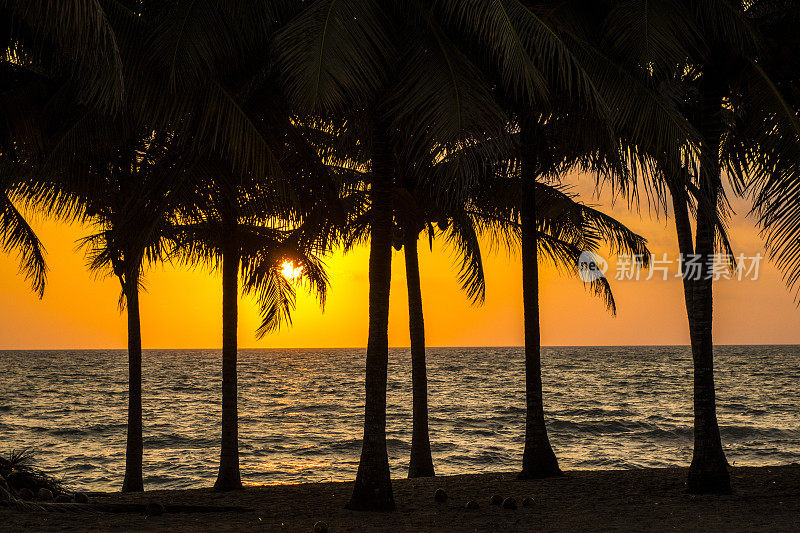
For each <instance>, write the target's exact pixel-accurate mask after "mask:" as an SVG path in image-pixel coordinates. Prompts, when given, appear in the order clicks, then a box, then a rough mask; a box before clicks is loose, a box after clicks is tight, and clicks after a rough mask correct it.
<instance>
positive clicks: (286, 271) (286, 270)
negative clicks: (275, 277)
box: [281, 261, 303, 280]
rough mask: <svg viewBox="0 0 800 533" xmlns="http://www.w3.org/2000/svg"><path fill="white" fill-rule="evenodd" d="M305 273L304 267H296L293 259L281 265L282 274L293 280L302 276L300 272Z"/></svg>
mask: <svg viewBox="0 0 800 533" xmlns="http://www.w3.org/2000/svg"><path fill="white" fill-rule="evenodd" d="M302 273H303V267H301V266H298V267H295V266H294V263H293V262H291V261H284V262H283V264H282V265H281V274H282V275H283V277H284V278H286V279H289V280H293V279H297V278H299V277H300V274H302Z"/></svg>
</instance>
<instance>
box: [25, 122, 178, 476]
mask: <svg viewBox="0 0 800 533" xmlns="http://www.w3.org/2000/svg"><path fill="white" fill-rule="evenodd" d="M90 124H91V127H89V128H84V127H80V128H75V127H69V128H68V129H67V131H66V132H62V133H63V134H62V135H59V136H57V141H55V142H54V143H53V144H52V145H50V146H51V148H50V149H49V150H48V153H49V157H48V160H47V161H46V162H45V163H44V164H43V165H42V167H41V171H42V176H41V177H40V178H38V179H37V180H36V181H35V182H34V183H32V184H30V188H31V191H32V194H33V195H34V196H35V198H36V201H37V205H38V206H39V207H40V209H42V210H44V211H45V212H47V213H50V214H55V215H57V216H59V217H61V218H65V219H68V220H75V219H78V220H81V221H85V222H88V223H90V224H91V225H92V226H93V227H94V228H95V229H96V231H95V233H93V234H92V235H90V236H87V237H85V238H84V239H82V240H81V244H82V246H83V247H85V248H86V250H87V256H88V258H89V267H90V269H91V270H93V271H96V272H99V273H103V274H107V275H113V276H115V277H116V278H118V280H119V282H120V286H121V289H122V292H121V296H120V300H119V305H120V307H121V308H125V309H126V310H127V319H128V320H127V321H128V373H129V376H128V390H129V394H128V425H127V427H128V430H127V441H126V454H125V479H124V481H123V485H122V490H123V492H135V491H142V490H144V483H143V476H142V457H143V441H142V426H143V424H142V341H141V325H140V318H139V317H140V314H139V313H140V310H139V291H140V286H141V282H142V276H143V273H144V270H145V268H146V267H147V265H149V264H152V263H155V262H158V261H160V260H161V259H162V258H163V257H164V251H165V250H164V247H163V237H164V230H165V228H166V227H167V226H168V222H169V219H170V218H171V217H172V216H173V214H174V212H175V210H176V208H177V206H179V205H181V204H182V202H184V201H185V197H182V195H183V194H186V189H185V188H184V187H185V185H186V182H187V180H186V172H185V170H186V169H185V167H184V166H183V159H182V157H180V156H179V155H178V154H179V153H180V152H179V151H178V143H176V142H175V138H174V137H172V136H171V135H169V134H166V133H158V132H156V133H154V132H153V131H152V130H151V129H150V128H149V127H147V126H137V125H136V124H135V123H133V122H130V121H125V120H123V119H116V120H105V121H104V120H102V118H101V117H98V116H96V115H95V116H94V118H93V120H92V121H90ZM75 147H81V148H82V150H83V152H84V153H86V154H88V155H87V157H86V158H75V157H74V156H73V154H74V153H75Z"/></svg>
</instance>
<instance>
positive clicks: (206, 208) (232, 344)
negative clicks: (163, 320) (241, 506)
mask: <svg viewBox="0 0 800 533" xmlns="http://www.w3.org/2000/svg"><path fill="white" fill-rule="evenodd" d="M214 175H215V178H214V179H213V180H212V181H209V183H208V184H207V185H206V186H204V187H201V188H200V189H199V190H198V191H197V202H196V203H195V204H194V205H192V206H189V207H190V209H189V211H190V212H189V213H188V214H187V215H184V217H183V218H184V219H186V220H182V221H181V222H180V223H178V224H175V225H173V226H172V227H171V228H170V230H169V231H170V234H171V235H170V240H171V241H172V242H173V243H174V251H173V253H177V254H179V255H180V257H181V258H182V259H183V260H184V261H185V262H187V263H190V264H197V263H206V264H212V265H215V266H216V267H218V268H220V270H221V271H222V445H221V453H220V465H219V473H218V476H217V480H216V482H215V484H214V488H215V489H216V490H235V489H241V488H242V482H241V474H240V471H239V445H238V407H237V388H238V385H237V370H236V365H237V345H238V340H237V330H238V296H239V279H240V277H241V278H242V280H243V284H242V292H243V293H245V294H253V295H255V297H256V300H257V301H258V304H259V308H260V310H261V316H262V323H261V325H260V327H259V329H258V331H257V336H258V337H259V338H260V337H262V336H263V335H265V334H266V333H268V332H270V331H273V330H277V329H278V328H280V326H281V325H282V324H284V323H291V315H290V313H291V310H292V309H293V308H294V305H295V289H294V285H293V281H292V280H289V279H286V278H285V276H284V275H283V272H282V269H283V267H284V265H285V264H286V263H287V262H289V263H291V264H292V265H293V266H294V268H295V269H296V271H298V272H299V273H300V274H301V278H300V279H298V280H297V281H298V282H300V281H305V282H307V286H308V287H309V289H311V290H312V291H313V292H314V293H315V294H316V295H317V296H318V298H319V300H320V303H323V302H324V297H325V291H326V288H327V283H328V281H327V276H326V275H325V271H324V269H323V266H322V264H321V262H320V260H319V259H318V258H317V257H316V255H315V254H316V253H320V252H323V253H324V252H325V251H326V250H325V248H326V246H327V244H326V242H327V241H326V240H325V235H324V234H323V231H324V229H325V228H323V227H315V228H310V227H308V226H310V225H311V224H312V222H311V221H310V220H314V219H313V218H312V219H310V220H307V221H302V220H300V219H298V213H297V212H296V210H295V212H294V213H293V212H291V211H287V210H286V209H285V208H284V205H283V202H281V201H279V200H278V199H277V194H276V191H272V192H271V194H270V193H268V192H267V190H266V189H265V188H264V187H263V184H259V183H258V182H254V183H247V182H245V181H243V180H236V179H233V177H232V176H231V175H230V174H229V173H226V172H225V171H224V170H223V171H217V172H215V174H214ZM246 185H249V186H250V187H249V189H250V190H249V191H248V187H246ZM260 185H261V186H260ZM253 198H257V199H258V200H256V201H254V200H253ZM270 200H271V201H270ZM184 207H186V206H184ZM298 222H299V223H298ZM314 222H316V220H314ZM309 236H310V238H309Z"/></svg>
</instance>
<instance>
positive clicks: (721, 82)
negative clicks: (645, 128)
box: [592, 1, 800, 493]
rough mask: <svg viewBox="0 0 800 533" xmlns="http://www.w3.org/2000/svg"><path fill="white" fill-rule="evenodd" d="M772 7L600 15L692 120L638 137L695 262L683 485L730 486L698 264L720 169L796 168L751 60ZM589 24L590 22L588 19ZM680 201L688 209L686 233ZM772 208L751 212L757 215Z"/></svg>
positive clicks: (708, 293) (706, 294)
mask: <svg viewBox="0 0 800 533" xmlns="http://www.w3.org/2000/svg"><path fill="white" fill-rule="evenodd" d="M661 7H663V6H661ZM783 8H786V6H780V5H778V4H775V3H770V2H738V1H726V2H676V3H675V5H674V6H671V8H670V9H666V10H661V11H659V8H658V7H656V8H655V12H654V11H651V10H650V9H648V8H647V7H646V6H643V5H635V3H632V4H630V5H628V6H626V8H625V9H621V10H619V11H618V12H616V13H613V16H611V17H609V20H610V21H611V23H610V24H606V27H607V28H608V29H609V31H611V32H614V33H615V35H616V36H617V38H616V39H617V40H616V41H615V44H616V46H614V47H612V49H611V53H614V54H615V55H616V56H617V57H619V58H621V62H622V64H624V65H626V66H627V68H629V69H630V70H631V71H633V72H638V74H637V75H640V76H643V77H645V78H647V79H648V80H649V81H648V83H649V84H650V86H651V87H654V89H660V90H661V91H662V92H663V93H666V94H667V95H668V96H669V98H663V99H662V100H663V101H665V102H668V101H669V100H670V99H671V100H673V101H674V102H675V104H673V106H672V107H674V108H675V109H679V110H680V111H681V112H682V113H684V114H685V116H686V117H687V119H688V120H689V121H690V122H691V123H692V124H693V126H694V129H695V131H696V132H697V135H689V136H687V138H686V139H685V140H684V141H683V142H682V143H679V144H678V145H675V146H668V147H665V146H664V145H663V144H658V143H639V147H638V148H639V149H640V150H642V151H643V152H647V153H648V154H649V157H650V158H651V161H652V165H653V166H652V169H653V170H655V177H656V178H657V179H659V180H661V182H662V183H663V184H665V185H666V187H665V188H666V189H667V190H668V191H669V193H670V195H671V197H672V207H673V210H674V213H675V219H676V230H677V235H678V243H679V247H680V251H681V253H682V255H683V257H684V258H688V257H692V258H694V259H695V260H696V263H697V264H698V265H699V270H698V271H697V272H693V275H692V276H690V277H689V279H686V278H687V276H686V269H684V273H685V276H684V278H685V279H684V297H685V300H686V308H687V315H688V318H689V333H690V338H691V346H692V357H693V363H694V417H695V420H694V453H693V457H692V464H691V466H690V469H689V476H688V482H687V483H688V489H689V491H691V492H699V493H707V492H712V493H725V492H730V490H731V486H730V474H729V472H728V463H727V460H726V458H725V453H724V450H723V447H722V442H721V438H720V431H719V424H718V421H717V416H716V392H715V385H714V357H713V347H714V345H713V337H712V322H713V320H712V319H713V297H712V294H713V276H711V275H710V274H711V268H712V265H713V254H714V252H715V251H716V250H717V249H718V248H721V249H722V250H724V251H726V252H729V250H730V246H729V245H728V243H727V238H726V235H725V218H726V213H727V200H726V197H725V194H726V193H725V189H724V186H723V181H722V177H723V172H725V173H727V175H728V177H729V179H730V181H731V184H732V189H733V191H734V192H737V193H739V192H742V191H744V190H746V189H747V187H748V186H749V187H752V188H753V189H756V188H758V186H764V184H765V183H770V182H772V183H776V182H778V181H781V178H789V179H790V180H791V179H794V178H795V177H796V176H797V170H796V164H795V161H796V154H797V136H798V131H800V129H798V126H797V119H796V112H795V111H793V110H792V108H791V106H789V105H786V101H785V100H784V99H783V97H782V95H781V92H780V91H779V90H778V89H777V87H776V85H775V84H774V82H773V81H772V80H771V79H770V77H769V76H768V75H767V73H766V71H765V70H764V68H762V66H761V63H762V62H764V60H765V59H766V58H768V57H769V55H770V54H769V53H766V54H765V53H764V52H765V50H764V49H763V48H762V46H761V45H760V44H759V43H760V42H762V37H761V36H760V35H759V34H758V28H757V25H756V24H755V23H754V21H756V20H758V19H759V18H760V17H763V16H765V15H766V18H767V19H768V18H769V17H770V15H769V13H770V12H772V15H771V16H774V13H775V11H774V10H775V9H778V10H780V9H783ZM632 21H643V22H646V23H648V24H651V23H652V24H655V26H651V27H656V28H664V29H669V31H662V30H661V29H659V30H657V31H647V35H648V37H647V38H646V39H644V40H642V39H640V37H641V33H637V32H639V31H640V30H641V28H643V26H642V25H641V24H638V23H636V24H632V23H631V22H632ZM665 21H666V23H665ZM592 24H593V25H595V26H597V24H596V21H593V22H592ZM643 43H645V44H643ZM654 51H657V52H656V53H653V52H654ZM766 61H769V60H768V59H766ZM632 65H633V66H632ZM778 176H781V177H778ZM776 177H778V178H777V180H776V179H774V178H776ZM757 184H758V185H757ZM662 190H663V189H662ZM762 198H763V197H762ZM768 203H769V202H768V201H767V202H766V203H765V204H762V205H761V207H763V206H764V205H767V204H768ZM756 207H757V208H758V207H759V204H758V203H757V204H756ZM773 207H775V205H774V204H773ZM690 211H694V213H695V219H696V228H695V232H694V235H692V231H691V225H690V218H689V212H690ZM783 213H785V211H784V212H783ZM767 218H769V215H767ZM780 218H781V216H780V215H779V216H778V217H777V218H772V219H771V220H766V219H764V218H762V221H761V222H762V224H763V225H764V226H765V227H769V226H771V225H772V224H771V223H772V222H775V221H776V220H778V219H780ZM781 224H782V223H781V222H778V223H777V227H780V226H781ZM784 227H785V226H784ZM779 231H780V230H779ZM768 242H769V241H768ZM784 242H786V241H784Z"/></svg>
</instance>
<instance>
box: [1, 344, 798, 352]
mask: <svg viewBox="0 0 800 533" xmlns="http://www.w3.org/2000/svg"><path fill="white" fill-rule="evenodd" d="M667 346H670V347H672V346H680V347H686V348H688V347H690V346H691V344H548V345H544V344H543V345H542V346H541V347H542V348H655V347H667ZM714 346H715V347H717V346H726V347H727V346H800V344H792V343H774V344H762V343H752V344H751V343H747V344H714ZM426 348H427V349H437V348H456V349H457V348H522V349H524V348H525V346H524V345H519V344H517V345H515V344H499V345H481V346H467V345H464V346H427V347H426ZM389 349H411V347H410V346H389ZM112 350H113V351H127V350H128V349H127V348H75V347H70V348H2V347H0V352H31V351H40V352H63V351H98V352H99V351H112ZM154 350H164V351H178V350H188V351H198V350H222V347H211V348H208V347H206V348H202V347H200V348H198V347H193V348H142V351H154ZM253 350H271V351H275V350H366V346H324V347H320V346H307V347H297V346H283V347H266V346H262V347H249V348H245V347H242V348H238V351H240V352H241V351H253Z"/></svg>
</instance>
